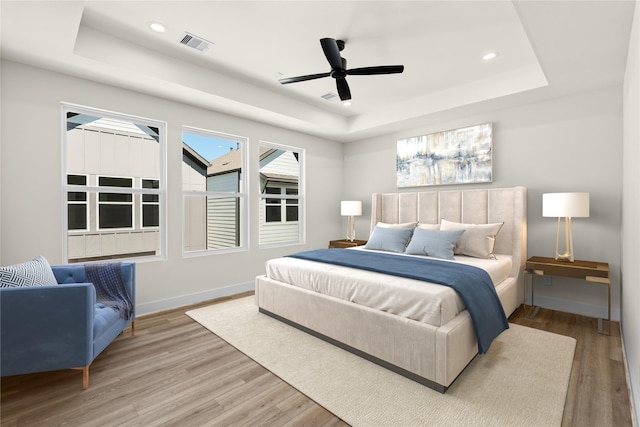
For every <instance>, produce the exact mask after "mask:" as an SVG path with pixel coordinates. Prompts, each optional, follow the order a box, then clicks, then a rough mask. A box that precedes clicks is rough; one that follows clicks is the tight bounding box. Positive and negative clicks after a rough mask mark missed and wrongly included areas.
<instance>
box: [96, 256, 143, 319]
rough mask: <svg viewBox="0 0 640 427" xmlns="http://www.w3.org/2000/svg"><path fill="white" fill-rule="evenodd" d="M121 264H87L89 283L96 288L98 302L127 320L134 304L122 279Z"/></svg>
mask: <svg viewBox="0 0 640 427" xmlns="http://www.w3.org/2000/svg"><path fill="white" fill-rule="evenodd" d="M120 265H121V263H120V262H114V263H101V264H86V265H85V272H86V274H87V281H88V282H91V283H93V286H94V287H95V288H96V301H97V302H99V303H101V304H104V305H105V306H107V307H111V308H113V309H114V310H116V311H118V312H119V313H120V317H122V318H124V319H125V320H129V319H130V318H131V313H132V312H133V303H132V302H131V299H130V298H129V294H128V293H127V288H126V287H125V285H124V280H123V279H122V272H121V270H120Z"/></svg>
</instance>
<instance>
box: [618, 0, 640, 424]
mask: <svg viewBox="0 0 640 427" xmlns="http://www.w3.org/2000/svg"><path fill="white" fill-rule="evenodd" d="M639 62H640V2H636V8H635V13H634V17H633V29H632V32H631V42H630V43H629V55H628V57H627V68H626V73H625V79H624V91H623V105H624V119H623V122H624V143H623V148H622V152H623V162H622V168H623V177H624V180H623V190H622V195H623V199H622V202H623V203H622V297H623V298H622V334H623V339H624V347H625V352H626V356H627V366H628V369H629V378H630V382H631V393H632V401H633V404H634V407H635V417H636V418H635V419H636V425H638V422H640V310H638V307H639V306H640V263H639V262H638V261H639V260H640V224H639V223H640V172H639V171H640V169H639V167H638V165H640V64H639Z"/></svg>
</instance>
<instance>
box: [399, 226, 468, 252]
mask: <svg viewBox="0 0 640 427" xmlns="http://www.w3.org/2000/svg"><path fill="white" fill-rule="evenodd" d="M462 233H464V230H444V231H443V230H425V229H423V228H416V230H415V231H414V233H413V237H412V238H411V242H409V246H407V249H406V250H405V253H408V254H411V255H427V256H432V257H435V258H443V259H453V248H454V247H455V246H456V242H457V241H458V239H459V238H460V236H461V235H462Z"/></svg>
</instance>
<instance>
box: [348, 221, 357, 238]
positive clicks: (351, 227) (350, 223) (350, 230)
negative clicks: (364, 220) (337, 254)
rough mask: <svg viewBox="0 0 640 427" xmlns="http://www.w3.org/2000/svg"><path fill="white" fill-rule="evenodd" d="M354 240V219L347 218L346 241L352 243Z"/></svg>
mask: <svg viewBox="0 0 640 427" xmlns="http://www.w3.org/2000/svg"><path fill="white" fill-rule="evenodd" d="M355 239H356V218H355V217H354V216H353V215H348V216H347V240H348V241H350V242H353V241H354V240H355Z"/></svg>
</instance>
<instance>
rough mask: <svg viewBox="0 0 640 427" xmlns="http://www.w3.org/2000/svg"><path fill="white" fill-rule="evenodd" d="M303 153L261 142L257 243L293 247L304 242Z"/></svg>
mask: <svg viewBox="0 0 640 427" xmlns="http://www.w3.org/2000/svg"><path fill="white" fill-rule="evenodd" d="M303 153H304V152H303V151H302V150H300V149H296V148H291V147H284V146H281V145H277V144H271V143H267V142H261V143H260V193H261V196H260V197H261V200H260V224H259V234H260V244H261V245H270V244H292V243H302V242H303V240H304V227H303V222H302V220H301V218H302V217H303V216H302V214H301V212H302V207H303V194H302V188H303V186H302V176H303Z"/></svg>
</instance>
